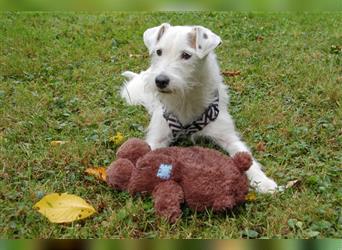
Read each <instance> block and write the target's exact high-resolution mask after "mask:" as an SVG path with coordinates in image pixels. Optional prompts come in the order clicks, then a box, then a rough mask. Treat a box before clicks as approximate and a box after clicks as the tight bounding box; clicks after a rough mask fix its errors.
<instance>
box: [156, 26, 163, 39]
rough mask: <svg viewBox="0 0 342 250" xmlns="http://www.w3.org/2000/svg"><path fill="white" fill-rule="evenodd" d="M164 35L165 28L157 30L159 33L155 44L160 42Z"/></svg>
mask: <svg viewBox="0 0 342 250" xmlns="http://www.w3.org/2000/svg"><path fill="white" fill-rule="evenodd" d="M164 33H165V26H162V27H161V28H160V29H159V32H158V35H157V42H158V41H159V40H160V38H161V37H162V36H163V35H164Z"/></svg>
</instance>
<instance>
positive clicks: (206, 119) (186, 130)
mask: <svg viewBox="0 0 342 250" xmlns="http://www.w3.org/2000/svg"><path fill="white" fill-rule="evenodd" d="M218 106H219V93H218V91H217V90H216V92H215V100H214V101H213V102H212V103H211V104H210V105H209V106H208V108H207V109H206V110H205V111H204V112H203V114H202V115H201V116H200V117H199V118H198V119H196V120H195V121H193V122H192V123H190V124H188V125H185V126H184V125H183V124H182V123H181V122H180V121H179V120H178V118H177V117H176V116H175V115H174V114H172V113H169V112H167V111H166V110H165V108H164V113H163V116H164V118H165V120H166V121H167V123H168V125H169V127H170V129H171V132H172V136H173V138H174V139H177V138H178V137H180V136H182V135H191V134H194V133H196V132H198V131H201V130H202V129H203V128H204V127H205V126H207V125H208V124H209V123H210V122H212V121H215V120H216V118H217V116H218V114H219V112H220V111H219V107H218Z"/></svg>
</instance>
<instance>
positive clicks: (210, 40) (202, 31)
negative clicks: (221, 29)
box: [194, 26, 222, 58]
mask: <svg viewBox="0 0 342 250" xmlns="http://www.w3.org/2000/svg"><path fill="white" fill-rule="evenodd" d="M194 33H195V35H196V39H194V40H195V41H196V42H195V44H194V45H195V46H196V47H195V50H196V54H197V55H198V57H199V58H203V57H205V56H206V55H208V54H209V53H210V52H211V51H213V50H214V49H215V48H216V47H217V46H218V45H220V44H221V42H222V40H221V38H220V37H219V36H218V35H216V34H214V33H213V32H212V31H211V30H209V29H207V28H204V27H202V26H195V27H194Z"/></svg>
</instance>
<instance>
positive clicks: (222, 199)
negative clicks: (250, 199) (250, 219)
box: [213, 195, 235, 211]
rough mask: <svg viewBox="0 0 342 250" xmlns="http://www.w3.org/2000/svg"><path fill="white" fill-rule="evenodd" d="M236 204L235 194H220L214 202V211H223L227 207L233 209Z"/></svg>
mask: <svg viewBox="0 0 342 250" xmlns="http://www.w3.org/2000/svg"><path fill="white" fill-rule="evenodd" d="M234 205H235V198H234V196H229V195H222V196H219V197H218V198H217V199H216V200H215V201H214V204H213V210H214V211H223V210H225V209H232V208H233V207H234Z"/></svg>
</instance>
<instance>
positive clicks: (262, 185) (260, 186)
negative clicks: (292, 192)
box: [251, 177, 281, 193]
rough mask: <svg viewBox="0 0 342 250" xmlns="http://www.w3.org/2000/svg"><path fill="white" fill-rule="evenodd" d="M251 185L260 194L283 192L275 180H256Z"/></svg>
mask: <svg viewBox="0 0 342 250" xmlns="http://www.w3.org/2000/svg"><path fill="white" fill-rule="evenodd" d="M251 184H252V186H253V187H254V188H255V189H256V191H257V192H259V193H274V192H276V191H281V190H280V189H279V188H278V185H277V183H275V181H274V180H272V179H270V178H267V177H265V178H263V179H261V180H254V181H253V182H252V183H251Z"/></svg>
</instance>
